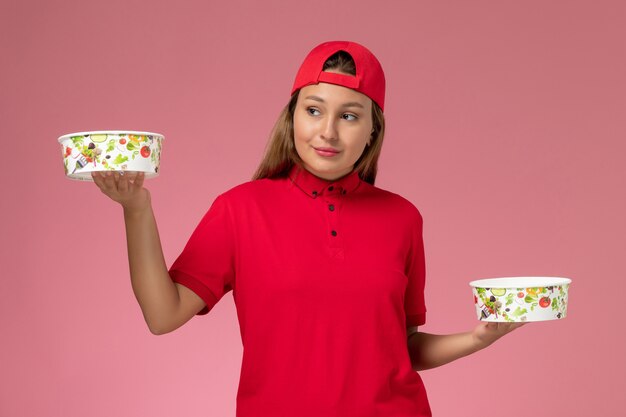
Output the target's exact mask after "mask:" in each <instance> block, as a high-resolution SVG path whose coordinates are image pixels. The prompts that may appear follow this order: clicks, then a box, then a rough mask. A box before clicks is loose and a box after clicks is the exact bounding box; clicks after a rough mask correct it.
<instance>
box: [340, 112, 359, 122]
mask: <svg viewBox="0 0 626 417" xmlns="http://www.w3.org/2000/svg"><path fill="white" fill-rule="evenodd" d="M341 117H343V118H344V119H346V120H348V121H350V122H351V121H354V120H356V119H358V117H357V116H355V115H354V114H350V113H345V114H343V115H342V116H341Z"/></svg>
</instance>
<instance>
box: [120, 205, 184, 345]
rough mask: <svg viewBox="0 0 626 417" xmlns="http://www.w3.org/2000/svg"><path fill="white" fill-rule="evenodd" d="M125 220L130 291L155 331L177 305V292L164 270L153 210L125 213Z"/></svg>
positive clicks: (164, 322)
mask: <svg viewBox="0 0 626 417" xmlns="http://www.w3.org/2000/svg"><path fill="white" fill-rule="evenodd" d="M124 221H125V224H126V240H127V246H128V262H129V267H130V277H131V283H132V287H133V292H134V293H135V297H136V298H137V301H138V302H139V305H140V307H141V310H142V312H143V315H144V318H145V320H146V323H147V324H148V327H149V328H150V330H151V331H152V332H153V333H154V332H158V331H159V329H160V328H162V327H163V326H166V325H167V322H168V320H169V319H170V318H171V317H172V316H173V314H172V313H173V312H174V311H175V310H176V308H177V306H178V303H179V295H178V290H177V289H176V285H175V284H174V283H173V282H172V280H171V278H170V276H169V274H168V271H167V266H166V264H165V259H164V256H163V250H162V248H161V240H160V239H159V232H158V230H157V224H156V220H155V218H154V213H153V211H152V207H151V206H148V207H147V208H146V209H145V210H141V211H133V212H131V211H126V210H125V211H124Z"/></svg>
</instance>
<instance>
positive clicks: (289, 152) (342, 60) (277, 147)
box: [252, 51, 385, 185]
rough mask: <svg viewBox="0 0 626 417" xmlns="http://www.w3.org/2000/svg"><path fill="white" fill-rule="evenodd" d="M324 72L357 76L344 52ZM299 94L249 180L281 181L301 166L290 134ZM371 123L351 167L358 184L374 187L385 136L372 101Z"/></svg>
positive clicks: (380, 113)
mask: <svg viewBox="0 0 626 417" xmlns="http://www.w3.org/2000/svg"><path fill="white" fill-rule="evenodd" d="M326 70H333V71H338V72H342V73H345V74H350V75H353V76H355V75H356V67H355V64H354V60H353V59H352V57H351V56H350V54H348V53H347V52H344V51H339V52H337V53H335V54H333V55H332V56H331V57H330V58H328V59H327V60H326V62H325V63H324V67H323V71H326ZM299 94H300V90H298V91H296V92H294V93H293V95H292V96H291V99H290V100H289V103H287V105H286V106H285V107H284V108H283V110H282V111H281V112H280V115H279V116H278V120H277V121H276V124H275V125H274V128H273V129H272V132H271V134H270V138H269V141H268V144H267V147H266V149H265V155H264V156H263V160H262V161H261V163H260V164H259V167H258V168H257V170H256V172H255V174H254V176H253V177H252V179H253V180H258V179H262V178H281V177H282V178H284V177H286V176H287V175H288V174H289V171H290V170H291V168H292V167H293V166H294V165H296V164H297V165H300V166H303V163H302V159H300V157H299V156H298V152H297V151H296V147H295V145H294V134H293V115H294V110H295V108H296V103H297V101H298V95H299ZM372 122H373V127H374V131H373V133H372V139H371V141H370V144H369V146H367V147H366V148H365V149H364V150H363V154H362V155H361V157H360V158H359V159H358V160H357V161H356V163H355V164H354V170H356V171H357V172H358V173H359V178H361V180H363V181H365V182H368V183H370V184H372V185H374V182H375V181H376V172H377V170H378V158H379V157H380V152H381V149H382V146H383V138H384V136H385V117H384V115H383V111H382V110H381V108H380V107H379V106H378V104H376V103H375V102H374V101H372Z"/></svg>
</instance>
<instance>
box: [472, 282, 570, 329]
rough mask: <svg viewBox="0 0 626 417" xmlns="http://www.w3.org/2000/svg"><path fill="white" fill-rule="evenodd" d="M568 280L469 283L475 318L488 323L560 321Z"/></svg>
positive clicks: (564, 314)
mask: <svg viewBox="0 0 626 417" xmlns="http://www.w3.org/2000/svg"><path fill="white" fill-rule="evenodd" d="M571 282H572V280H571V279H569V278H562V277H506V278H488V279H480V280H476V281H472V282H470V283H469V285H470V286H471V287H472V291H473V293H474V305H475V307H476V314H477V315H478V319H479V320H482V321H490V322H524V321H545V320H559V319H563V318H565V316H566V315H567V301H568V300H567V295H568V289H569V284H570V283H571Z"/></svg>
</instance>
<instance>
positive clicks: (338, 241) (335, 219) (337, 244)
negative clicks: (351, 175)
mask: <svg viewBox="0 0 626 417" xmlns="http://www.w3.org/2000/svg"><path fill="white" fill-rule="evenodd" d="M341 190H342V188H341V187H337V186H334V185H330V186H329V187H328V188H326V190H324V193H323V196H324V199H323V200H324V204H325V207H324V211H325V212H326V218H327V219H328V232H327V233H328V239H329V246H330V254H331V258H332V259H334V260H343V259H344V252H343V246H344V245H343V234H342V230H341V223H340V221H339V215H340V212H341V210H340V209H341V205H342V198H343V196H342V194H341Z"/></svg>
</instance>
